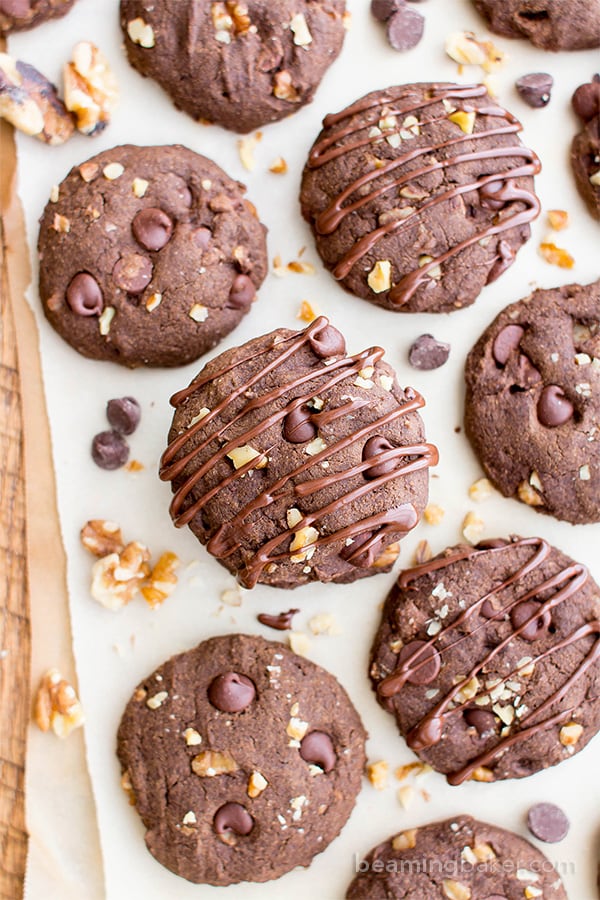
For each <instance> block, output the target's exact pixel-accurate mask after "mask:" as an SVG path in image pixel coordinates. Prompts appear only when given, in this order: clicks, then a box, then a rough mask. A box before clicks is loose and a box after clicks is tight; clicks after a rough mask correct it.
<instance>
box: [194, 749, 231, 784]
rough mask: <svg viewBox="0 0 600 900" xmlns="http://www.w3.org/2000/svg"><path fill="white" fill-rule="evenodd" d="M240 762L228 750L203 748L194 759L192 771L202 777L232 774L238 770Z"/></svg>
mask: <svg viewBox="0 0 600 900" xmlns="http://www.w3.org/2000/svg"><path fill="white" fill-rule="evenodd" d="M238 768H239V767H238V764H237V763H236V761H235V759H234V758H233V756H232V755H231V753H229V751H228V750H203V751H202V753H199V754H198V756H195V757H194V758H193V760H192V771H193V772H194V774H195V775H198V776H200V778H214V776H215V775H230V774H231V773H232V772H237V771H238Z"/></svg>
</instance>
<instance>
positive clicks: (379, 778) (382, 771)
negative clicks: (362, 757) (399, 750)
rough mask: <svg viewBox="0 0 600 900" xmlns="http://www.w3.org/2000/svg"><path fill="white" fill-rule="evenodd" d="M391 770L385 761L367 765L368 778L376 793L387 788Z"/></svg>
mask: <svg viewBox="0 0 600 900" xmlns="http://www.w3.org/2000/svg"><path fill="white" fill-rule="evenodd" d="M389 769H390V767H389V765H388V763H387V762H386V761H385V759H380V760H378V761H377V762H372V763H367V769H366V773H367V778H368V779H369V781H370V782H371V784H372V785H373V787H374V788H375V790H376V791H382V790H383V789H384V788H385V786H386V784H387V779H388V773H389Z"/></svg>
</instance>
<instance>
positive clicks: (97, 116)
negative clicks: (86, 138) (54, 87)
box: [63, 41, 119, 135]
mask: <svg viewBox="0 0 600 900" xmlns="http://www.w3.org/2000/svg"><path fill="white" fill-rule="evenodd" d="M63 81H64V94H65V105H66V107H67V109H68V110H69V111H70V112H72V113H74V114H75V118H76V119H77V128H78V130H79V131H81V132H82V134H89V135H91V134H99V132H100V131H102V130H103V129H104V128H105V127H106V126H107V125H108V123H109V121H110V117H111V115H112V113H113V112H114V110H115V108H116V105H117V103H118V100H119V86H118V84H117V79H116V78H115V75H114V73H113V72H112V70H111V68H110V66H109V64H108V60H107V59H106V57H105V56H104V54H103V53H101V52H100V50H98V48H97V47H96V46H95V44H92V43H91V41H80V43H79V44H76V46H75V48H74V49H73V59H72V61H71V62H68V63H67V64H66V65H65V67H64V69H63Z"/></svg>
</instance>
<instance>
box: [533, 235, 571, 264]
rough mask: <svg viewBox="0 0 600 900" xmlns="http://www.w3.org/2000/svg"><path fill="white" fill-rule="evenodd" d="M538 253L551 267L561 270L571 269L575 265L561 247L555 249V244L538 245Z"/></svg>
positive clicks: (547, 242) (545, 242)
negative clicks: (557, 267)
mask: <svg viewBox="0 0 600 900" xmlns="http://www.w3.org/2000/svg"><path fill="white" fill-rule="evenodd" d="M540 253H541V254H542V256H543V257H544V259H545V260H546V262H549V263H551V264H552V265H553V266H559V268H561V269H572V268H573V266H574V265H575V260H574V259H573V257H572V256H571V254H570V253H568V252H567V251H566V250H563V249H562V248H561V247H557V246H556V244H554V243H552V242H550V241H544V242H542V243H541V244H540Z"/></svg>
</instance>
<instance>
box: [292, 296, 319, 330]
mask: <svg viewBox="0 0 600 900" xmlns="http://www.w3.org/2000/svg"><path fill="white" fill-rule="evenodd" d="M320 315H321V313H320V312H319V310H318V309H315V307H314V306H312V305H311V304H310V303H309V302H308V300H303V301H302V302H301V304H300V309H299V310H298V315H297V316H296V318H297V319H300V321H301V322H307V323H308V324H309V325H310V323H311V322H314V320H315V319H316V318H318V316H320Z"/></svg>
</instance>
